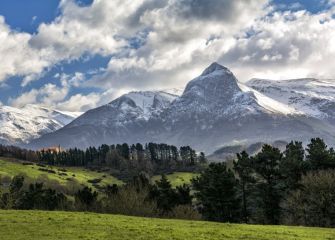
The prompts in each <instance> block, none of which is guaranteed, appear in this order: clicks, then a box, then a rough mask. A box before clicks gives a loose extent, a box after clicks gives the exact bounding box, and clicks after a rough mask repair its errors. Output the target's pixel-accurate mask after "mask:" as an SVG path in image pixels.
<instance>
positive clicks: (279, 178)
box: [192, 138, 335, 227]
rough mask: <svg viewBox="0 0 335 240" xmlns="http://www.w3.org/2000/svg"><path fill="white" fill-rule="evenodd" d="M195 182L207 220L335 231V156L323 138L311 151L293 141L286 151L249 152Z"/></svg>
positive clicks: (314, 141) (211, 168)
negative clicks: (299, 226) (291, 225)
mask: <svg viewBox="0 0 335 240" xmlns="http://www.w3.org/2000/svg"><path fill="white" fill-rule="evenodd" d="M192 183H193V189H194V190H195V199H196V200H197V203H198V204H197V207H198V209H199V211H200V213H201V214H202V215H203V217H204V218H205V219H207V220H213V221H223V222H245V223H257V224H293V225H306V226H324V227H334V226H335V152H334V149H333V148H328V147H327V145H326V144H325V142H324V141H323V140H322V139H320V138H315V139H312V140H311V142H310V143H309V144H308V145H307V148H306V149H304V147H303V145H302V143H301V142H293V141H292V142H290V143H289V144H287V146H286V149H285V150H284V151H283V152H281V151H280V150H279V149H278V148H275V147H272V146H270V145H264V146H263V147H262V150H261V151H260V152H259V153H257V154H256V155H254V156H249V155H248V154H247V153H246V152H245V151H243V152H241V153H238V154H237V157H236V160H234V161H233V166H232V167H231V168H228V167H227V163H211V164H210V165H209V166H208V168H207V169H206V170H204V172H203V173H202V174H201V175H200V176H199V177H197V178H195V179H193V181H192Z"/></svg>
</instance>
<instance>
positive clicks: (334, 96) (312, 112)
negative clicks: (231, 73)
mask: <svg viewBox="0 0 335 240" xmlns="http://www.w3.org/2000/svg"><path fill="white" fill-rule="evenodd" d="M247 85H248V86H249V87H251V88H253V89H255V90H258V91H259V92H261V93H262V94H264V95H266V96H267V97H269V98H272V99H275V100H276V101H278V102H281V103H282V104H285V105H288V106H290V107H291V108H294V109H295V111H299V112H301V113H303V114H305V115H307V116H311V117H316V118H320V119H328V120H331V121H333V120H335V80H319V79H313V78H306V79H291V80H281V81H275V80H266V79H252V80H250V81H249V82H247Z"/></svg>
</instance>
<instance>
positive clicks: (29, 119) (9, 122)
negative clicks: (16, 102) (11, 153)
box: [0, 104, 81, 144]
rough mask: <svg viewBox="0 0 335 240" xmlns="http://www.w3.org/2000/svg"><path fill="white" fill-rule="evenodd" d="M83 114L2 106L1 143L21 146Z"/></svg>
mask: <svg viewBox="0 0 335 240" xmlns="http://www.w3.org/2000/svg"><path fill="white" fill-rule="evenodd" d="M80 114H81V113H77V112H65V111H58V110H53V109H49V108H44V107H39V106H35V105H32V104H28V105H26V106H25V107H23V108H20V109H19V108H14V107H10V106H0V143H2V144H20V143H27V142H28V141H30V140H32V139H34V138H37V137H40V136H42V135H43V134H46V133H50V132H53V131H55V130H57V129H59V128H61V127H63V126H65V125H66V124H68V123H69V122H71V121H72V120H73V119H75V118H76V117H78V116H79V115H80Z"/></svg>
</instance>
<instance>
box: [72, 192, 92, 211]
mask: <svg viewBox="0 0 335 240" xmlns="http://www.w3.org/2000/svg"><path fill="white" fill-rule="evenodd" d="M74 197H75V202H76V204H77V205H78V206H82V207H84V209H90V208H91V207H92V206H93V204H94V203H95V202H96V201H97V197H98V193H97V192H96V191H92V189H91V188H89V187H84V188H83V189H81V190H78V192H77V193H76V194H75V196H74Z"/></svg>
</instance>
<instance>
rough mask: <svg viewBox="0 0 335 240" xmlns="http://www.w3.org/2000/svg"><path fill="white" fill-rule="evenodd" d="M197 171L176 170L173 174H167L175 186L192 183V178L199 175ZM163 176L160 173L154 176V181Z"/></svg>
mask: <svg viewBox="0 0 335 240" xmlns="http://www.w3.org/2000/svg"><path fill="white" fill-rule="evenodd" d="M198 175H199V174H197V173H191V172H174V173H172V174H167V175H166V177H167V179H168V180H169V181H170V183H171V185H172V186H173V187H176V186H180V185H183V184H190V183H191V179H192V178H194V177H196V176H198ZM160 178H161V176H160V175H156V176H154V177H153V178H152V180H153V181H157V180H159V179H160Z"/></svg>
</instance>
